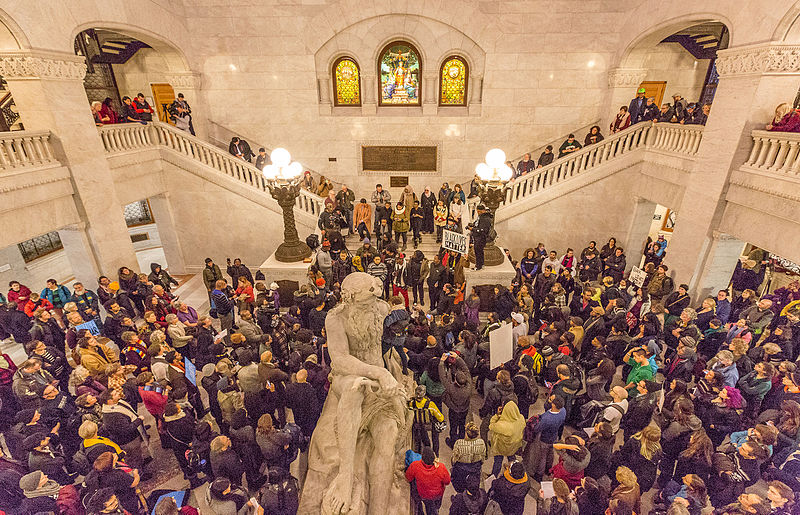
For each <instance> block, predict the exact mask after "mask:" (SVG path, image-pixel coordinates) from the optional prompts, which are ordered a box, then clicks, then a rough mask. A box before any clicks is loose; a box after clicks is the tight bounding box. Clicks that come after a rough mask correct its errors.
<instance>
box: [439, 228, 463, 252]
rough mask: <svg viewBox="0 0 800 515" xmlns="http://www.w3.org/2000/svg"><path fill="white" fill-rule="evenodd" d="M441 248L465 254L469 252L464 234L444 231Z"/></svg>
mask: <svg viewBox="0 0 800 515" xmlns="http://www.w3.org/2000/svg"><path fill="white" fill-rule="evenodd" d="M442 247H443V248H444V249H445V250H452V251H453V252H458V253H459V254H466V253H467V252H469V239H468V238H467V235H466V234H461V233H459V232H454V231H448V230H447V229H445V230H444V231H442Z"/></svg>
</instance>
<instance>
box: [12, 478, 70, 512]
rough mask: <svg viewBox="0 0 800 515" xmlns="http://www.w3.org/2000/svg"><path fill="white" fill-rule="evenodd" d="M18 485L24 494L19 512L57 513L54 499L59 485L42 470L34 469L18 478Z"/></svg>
mask: <svg viewBox="0 0 800 515" xmlns="http://www.w3.org/2000/svg"><path fill="white" fill-rule="evenodd" d="M19 487H20V489H21V490H22V493H23V494H24V495H25V500H24V501H22V505H21V506H20V508H21V511H20V513H50V512H53V513H59V507H58V504H57V503H56V499H58V492H59V490H60V489H61V485H59V484H58V483H57V482H55V481H53V480H52V479H50V478H48V477H47V476H46V475H45V474H44V473H43V472H41V471H39V470H35V471H33V472H31V473H30V474H25V475H24V476H22V477H21V478H20V480H19Z"/></svg>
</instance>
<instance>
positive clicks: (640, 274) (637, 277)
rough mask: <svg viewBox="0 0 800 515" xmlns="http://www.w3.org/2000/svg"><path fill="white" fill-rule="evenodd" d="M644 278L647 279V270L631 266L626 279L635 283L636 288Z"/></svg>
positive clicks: (642, 282) (639, 286)
mask: <svg viewBox="0 0 800 515" xmlns="http://www.w3.org/2000/svg"><path fill="white" fill-rule="evenodd" d="M645 279H647V272H645V271H644V270H642V269H641V268H639V267H636V266H635V267H633V268H631V273H630V275H629V276H628V280H629V281H630V282H632V283H633V284H635V285H636V287H637V288H641V287H642V285H643V284H644V281H645Z"/></svg>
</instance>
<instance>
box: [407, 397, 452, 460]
mask: <svg viewBox="0 0 800 515" xmlns="http://www.w3.org/2000/svg"><path fill="white" fill-rule="evenodd" d="M426 393H427V389H426V388H425V385H419V386H417V388H416V390H414V398H413V399H411V400H410V401H409V402H408V409H410V410H412V411H413V412H414V423H413V424H412V425H411V435H412V439H413V447H414V450H415V451H417V452H420V449H421V448H423V447H431V448H433V452H435V453H436V455H437V456H438V455H439V433H441V432H442V430H443V429H444V427H441V426H442V425H443V424H442V423H443V422H444V415H442V412H441V411H439V408H438V407H437V406H436V403H434V402H433V401H432V400H430V399H429V398H428V397H426V395H425V394H426ZM428 427H430V430H431V435H430V436H431V437H430V438H428Z"/></svg>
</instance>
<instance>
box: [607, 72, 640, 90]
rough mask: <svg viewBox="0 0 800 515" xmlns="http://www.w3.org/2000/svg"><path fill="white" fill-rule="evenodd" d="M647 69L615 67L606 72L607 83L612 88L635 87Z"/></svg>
mask: <svg viewBox="0 0 800 515" xmlns="http://www.w3.org/2000/svg"><path fill="white" fill-rule="evenodd" d="M646 75H647V70H642V69H638V68H615V69H613V70H609V72H608V85H609V87H612V88H628V87H630V88H635V87H637V86H638V85H639V84H641V83H642V81H643V80H644V78H645V76H646Z"/></svg>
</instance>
